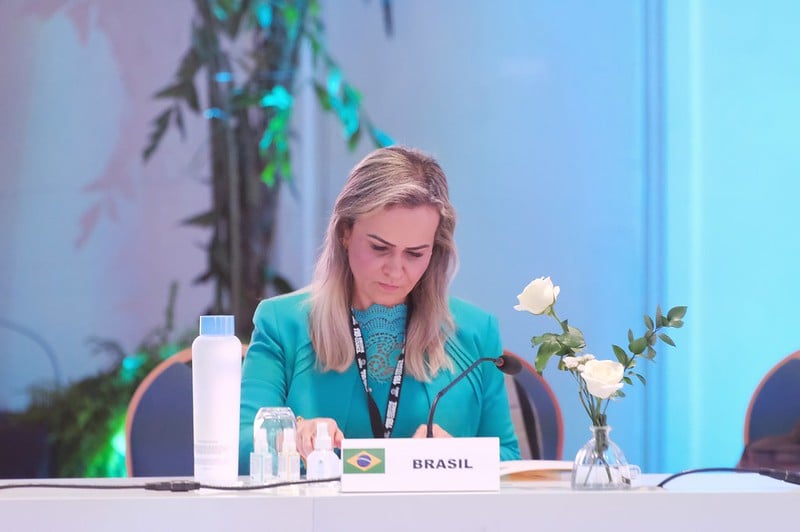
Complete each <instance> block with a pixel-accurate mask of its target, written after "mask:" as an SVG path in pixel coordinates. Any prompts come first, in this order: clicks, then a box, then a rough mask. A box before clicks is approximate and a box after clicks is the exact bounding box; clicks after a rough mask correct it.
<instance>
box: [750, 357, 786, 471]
mask: <svg viewBox="0 0 800 532" xmlns="http://www.w3.org/2000/svg"><path fill="white" fill-rule="evenodd" d="M799 428H800V351H795V352H794V353H792V354H791V355H789V356H787V357H786V358H784V359H783V360H781V361H780V362H778V363H777V364H775V365H774V366H773V367H772V369H770V371H769V372H768V373H767V374H766V375H765V376H764V378H763V379H761V382H760V383H759V384H758V386H757V387H756V389H755V391H754V392H753V395H752V397H751V398H750V404H749V405H748V407H747V413H746V414H745V421H744V444H745V453H744V454H743V455H742V459H741V460H740V462H739V464H740V465H741V466H742V467H745V466H754V465H755V466H763V467H769V466H770V465H772V464H770V463H766V462H765V463H762V464H759V463H758V462H759V460H772V458H773V457H771V456H770V454H771V453H770V451H776V452H777V450H778V448H779V447H783V450H784V451H786V450H788V449H789V448H792V449H794V451H793V452H794V453H796V456H794V460H796V463H800V444H794V446H792V445H791V444H789V442H788V440H789V439H790V435H792V434H793V432H796V431H797V430H798V429H799ZM784 439H785V440H787V441H786V442H782V441H781V440H784ZM783 443H786V444H789V446H788V447H787V446H786V445H783ZM799 443H800V442H799ZM772 454H773V455H774V454H775V453H772ZM759 457H760V458H759Z"/></svg>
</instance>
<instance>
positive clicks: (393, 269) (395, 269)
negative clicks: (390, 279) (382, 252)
mask: <svg viewBox="0 0 800 532" xmlns="http://www.w3.org/2000/svg"><path fill="white" fill-rule="evenodd" d="M383 267H384V271H385V272H386V273H387V274H388V275H391V276H395V275H397V274H398V273H399V272H400V271H401V270H402V269H403V266H402V264H401V258H400V256H399V255H396V254H394V253H392V254H391V255H389V257H387V258H386V262H385V263H384V265H383Z"/></svg>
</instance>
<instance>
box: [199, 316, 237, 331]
mask: <svg viewBox="0 0 800 532" xmlns="http://www.w3.org/2000/svg"><path fill="white" fill-rule="evenodd" d="M233 333H234V328H233V316H200V334H203V335H206V336H233Z"/></svg>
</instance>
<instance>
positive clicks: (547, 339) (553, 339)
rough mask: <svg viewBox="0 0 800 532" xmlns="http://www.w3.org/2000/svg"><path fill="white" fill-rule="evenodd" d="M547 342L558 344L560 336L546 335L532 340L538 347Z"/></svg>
mask: <svg viewBox="0 0 800 532" xmlns="http://www.w3.org/2000/svg"><path fill="white" fill-rule="evenodd" d="M545 342H553V343H555V342H558V335H557V334H554V333H544V334H542V335H539V336H534V337H533V338H531V343H532V345H534V346H536V345H539V344H542V343H545Z"/></svg>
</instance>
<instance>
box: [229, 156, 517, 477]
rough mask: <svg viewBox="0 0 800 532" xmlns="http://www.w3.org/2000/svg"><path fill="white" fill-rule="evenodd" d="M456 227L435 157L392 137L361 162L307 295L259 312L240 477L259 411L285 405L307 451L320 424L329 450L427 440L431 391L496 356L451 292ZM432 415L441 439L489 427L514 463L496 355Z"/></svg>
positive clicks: (248, 372)
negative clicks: (348, 441) (368, 442)
mask: <svg viewBox="0 0 800 532" xmlns="http://www.w3.org/2000/svg"><path fill="white" fill-rule="evenodd" d="M454 229H455V211H454V210H453V207H452V205H451V204H450V200H449V197H448V190H447V180H446V178H445V175H444V172H443V171H442V169H441V167H440V166H439V164H438V163H437V162H436V161H435V160H434V159H432V158H431V157H429V156H427V155H425V154H423V153H421V152H419V151H417V150H413V149H409V148H404V147H398V146H395V147H390V148H382V149H379V150H376V151H374V152H372V153H371V154H369V155H367V157H365V158H364V159H363V160H362V161H361V162H360V163H359V164H358V165H356V167H355V168H354V169H353V170H352V172H351V173H350V176H349V177H348V180H347V182H346V183H345V186H344V189H343V190H342V191H341V193H340V194H339V197H338V198H337V199H336V203H335V205H334V209H333V214H332V216H331V220H330V223H329V225H328V231H327V234H326V237H325V242H324V245H323V249H322V252H321V255H320V257H319V260H318V262H317V265H316V270H315V273H314V279H313V281H312V284H311V287H310V290H308V289H306V290H303V291H298V292H294V293H291V294H287V295H283V296H279V297H275V298H272V299H268V300H265V301H262V302H261V303H260V304H259V306H258V308H257V309H256V312H255V316H254V318H253V322H254V325H255V330H254V331H253V336H252V340H251V342H250V346H249V349H248V351H247V356H246V357H245V361H244V367H243V372H242V403H241V419H240V443H239V462H240V466H239V467H240V470H241V472H242V473H245V472H246V471H247V467H248V466H247V461H248V458H249V455H250V451H251V450H252V447H253V418H254V416H255V414H256V412H257V411H258V409H259V408H260V407H262V406H284V405H285V406H289V407H291V408H292V410H293V411H294V413H295V414H296V415H297V416H298V422H297V445H298V451H299V452H300V454H301V455H302V456H304V457H305V456H307V455H308V454H309V453H310V452H311V451H312V450H313V440H314V436H315V434H316V425H317V423H318V422H319V421H325V422H327V426H328V429H329V432H330V433H331V437H332V439H333V443H334V446H338V445H339V444H340V443H341V440H342V438H343V437H345V436H346V437H350V438H372V437H424V436H425V423H426V421H427V416H428V411H429V409H430V405H431V401H432V400H433V398H434V397H435V395H436V393H437V392H438V391H440V390H441V389H442V388H444V387H445V386H446V385H447V384H448V383H450V382H451V381H452V380H453V378H455V376H457V375H458V374H459V373H460V372H461V371H463V370H464V369H465V368H466V367H467V366H469V364H471V363H472V362H473V361H474V360H475V359H476V358H478V357H482V356H500V355H501V353H502V345H501V343H500V337H499V333H498V329H497V322H496V320H495V318H493V317H492V316H490V315H488V314H486V313H485V312H483V311H481V310H479V309H478V308H476V307H474V306H472V305H470V304H468V303H466V302H463V301H460V300H458V299H455V298H448V296H447V290H448V286H449V283H450V281H451V279H452V277H453V274H454V273H455V267H456V261H457V259H456V250H455V243H454V240H453V232H454ZM361 340H363V341H361ZM354 361H355V362H356V363H355V364H354ZM361 367H363V368H364V369H363V371H360V369H359V368H361ZM395 397H397V399H394V398H395ZM390 398H391V400H390ZM435 421H436V424H435V425H434V432H433V434H434V436H435V437H448V436H497V437H499V438H500V448H501V450H500V455H501V456H500V457H501V459H506V460H508V459H517V458H519V449H518V445H517V439H516V436H515V435H514V429H513V426H512V423H511V417H510V414H509V408H508V398H507V396H506V391H505V385H504V380H503V375H502V373H501V372H500V371H498V370H497V368H495V367H493V366H492V364H482V365H480V366H478V367H477V368H476V369H475V370H474V371H473V372H472V373H471V374H470V375H469V376H468V377H467V378H465V379H464V380H463V381H461V382H460V383H459V384H458V385H456V386H454V387H453V388H452V389H451V390H450V391H449V392H448V393H447V395H445V396H444V397H443V398H442V399H441V401H440V403H439V405H438V406H437V410H436V419H435Z"/></svg>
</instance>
